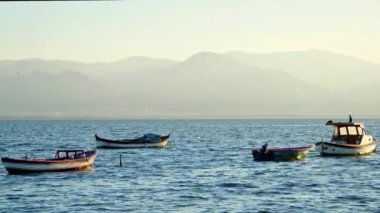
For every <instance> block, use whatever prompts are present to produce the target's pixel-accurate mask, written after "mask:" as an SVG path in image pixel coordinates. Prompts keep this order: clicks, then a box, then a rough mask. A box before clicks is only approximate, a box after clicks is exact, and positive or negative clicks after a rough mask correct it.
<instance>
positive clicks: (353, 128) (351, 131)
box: [347, 126, 358, 135]
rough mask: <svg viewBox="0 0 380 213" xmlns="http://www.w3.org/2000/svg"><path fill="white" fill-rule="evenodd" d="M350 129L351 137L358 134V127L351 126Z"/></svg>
mask: <svg viewBox="0 0 380 213" xmlns="http://www.w3.org/2000/svg"><path fill="white" fill-rule="evenodd" d="M347 129H348V134H349V135H357V134H358V133H357V132H356V127H355V126H349V127H347Z"/></svg>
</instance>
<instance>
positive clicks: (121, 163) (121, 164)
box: [120, 153, 123, 166]
mask: <svg viewBox="0 0 380 213" xmlns="http://www.w3.org/2000/svg"><path fill="white" fill-rule="evenodd" d="M120 166H123V161H122V160H121V153H120Z"/></svg>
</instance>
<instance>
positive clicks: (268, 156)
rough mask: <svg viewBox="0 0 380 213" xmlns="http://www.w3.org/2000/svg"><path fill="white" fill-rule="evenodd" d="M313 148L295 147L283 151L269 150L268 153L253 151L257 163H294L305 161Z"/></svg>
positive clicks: (258, 150)
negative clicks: (294, 161)
mask: <svg viewBox="0 0 380 213" xmlns="http://www.w3.org/2000/svg"><path fill="white" fill-rule="evenodd" d="M310 149H311V147H310V146H307V147H295V148H283V149H269V150H268V151H267V152H266V153H261V152H260V149H256V150H252V155H253V159H254V160H255V161H292V160H303V159H305V156H306V154H307V153H308V152H309V151H310Z"/></svg>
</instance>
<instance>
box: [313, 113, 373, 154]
mask: <svg viewBox="0 0 380 213" xmlns="http://www.w3.org/2000/svg"><path fill="white" fill-rule="evenodd" d="M326 125H329V126H333V128H334V133H333V136H332V138H331V141H330V142H324V141H321V142H318V143H316V144H315V145H316V149H317V150H318V151H319V153H320V154H321V155H322V156H328V155H335V156H345V155H351V156H352V155H368V154H371V153H374V152H375V151H376V146H377V141H376V140H375V139H374V138H373V137H372V135H370V134H368V132H367V131H366V130H365V129H364V124H363V123H354V122H352V118H351V117H350V121H349V122H333V121H328V122H327V123H326Z"/></svg>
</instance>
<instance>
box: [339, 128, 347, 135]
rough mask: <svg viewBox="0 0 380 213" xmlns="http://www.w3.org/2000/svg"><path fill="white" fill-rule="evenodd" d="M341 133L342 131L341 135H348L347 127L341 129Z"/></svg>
mask: <svg viewBox="0 0 380 213" xmlns="http://www.w3.org/2000/svg"><path fill="white" fill-rule="evenodd" d="M339 131H340V135H347V129H346V127H340V128H339Z"/></svg>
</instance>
